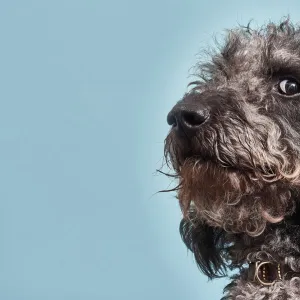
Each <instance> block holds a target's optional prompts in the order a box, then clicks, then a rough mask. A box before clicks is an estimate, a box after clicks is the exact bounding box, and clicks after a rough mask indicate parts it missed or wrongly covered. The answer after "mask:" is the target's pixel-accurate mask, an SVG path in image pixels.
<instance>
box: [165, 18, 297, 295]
mask: <svg viewBox="0 0 300 300" xmlns="http://www.w3.org/2000/svg"><path fill="white" fill-rule="evenodd" d="M299 70H300V28H299V27H296V26H293V25H292V24H291V23H290V22H288V21H285V22H283V23H281V24H279V25H276V24H273V23H270V24H268V25H267V26H265V27H263V28H261V29H259V30H251V29H250V28H249V26H248V27H246V28H243V27H242V28H237V29H234V30H230V31H228V33H227V36H226V39H225V43H224V45H223V46H221V47H220V49H218V51H215V52H214V53H212V54H211V59H210V61H209V62H204V63H199V65H198V66H197V68H196V75H197V76H198V77H199V80H196V81H194V82H192V83H191V84H190V85H191V87H192V88H191V90H190V91H189V92H188V93H187V94H185V95H184V97H183V98H182V99H181V100H180V101H179V104H180V103H185V104H189V105H195V107H199V106H202V107H209V121H208V122H205V123H204V124H203V125H201V130H198V131H197V132H196V133H195V134H193V135H191V134H189V133H186V134H185V136H184V137H180V138H179V137H178V136H177V135H176V133H175V132H174V130H171V131H170V133H169V134H168V136H167V138H166V140H165V157H166V161H167V163H170V164H171V166H172V168H173V170H174V171H175V175H174V176H175V177H176V178H178V180H179V183H178V187H177V188H176V190H177V197H178V199H179V202H180V205H181V208H182V211H183V216H184V218H183V220H182V222H181V225H180V232H181V235H182V238H183V241H184V242H185V243H186V245H187V246H188V248H189V249H190V250H191V251H192V252H193V253H194V255H195V258H196V261H197V263H198V265H199V267H200V269H201V270H202V271H203V272H204V273H205V274H206V275H207V276H209V277H210V278H214V277H219V276H225V275H226V274H227V271H228V270H234V269H236V270H237V271H238V275H236V276H235V277H234V280H233V283H232V284H230V285H229V286H228V287H227V289H225V292H226V296H225V298H224V299H262V300H267V299H282V300H284V299H300V279H299V278H293V279H292V280H289V281H288V280H287V281H281V282H277V283H276V284H275V285H273V286H271V287H259V288H258V286H257V285H256V284H254V283H250V282H248V281H247V279H246V278H245V276H244V274H246V273H247V272H246V269H245V264H246V263H247V262H249V261H255V259H259V258H261V257H262V256H263V257H265V258H269V259H270V258H271V259H272V260H274V261H282V260H285V261H286V263H287V264H289V265H290V267H291V268H292V269H293V270H298V271H300V249H299V247H300V234H298V231H299V232H300V221H299V224H298V218H299V219H300V209H298V208H299V205H298V199H299V190H300V96H299V94H298V95H296V96H285V95H283V94H281V93H279V91H278V82H279V80H280V79H281V78H287V77H289V78H295V79H296V80H297V81H298V82H300V71H299ZM298 257H299V258H298Z"/></svg>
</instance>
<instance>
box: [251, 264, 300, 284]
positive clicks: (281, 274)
mask: <svg viewBox="0 0 300 300" xmlns="http://www.w3.org/2000/svg"><path fill="white" fill-rule="evenodd" d="M293 277H300V273H299V272H298V273H297V272H294V271H293V270H292V269H291V268H290V267H289V266H287V265H286V264H283V263H278V262H272V261H256V262H250V263H249V269H248V279H249V280H251V281H252V282H256V283H258V284H261V285H264V286H270V285H273V284H274V283H275V282H276V281H280V280H283V279H285V280H289V279H291V278H293Z"/></svg>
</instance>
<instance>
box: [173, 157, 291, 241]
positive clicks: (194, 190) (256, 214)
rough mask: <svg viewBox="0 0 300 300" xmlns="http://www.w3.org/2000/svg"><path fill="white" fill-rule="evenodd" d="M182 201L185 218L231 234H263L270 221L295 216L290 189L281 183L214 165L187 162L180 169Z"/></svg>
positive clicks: (191, 160)
mask: <svg viewBox="0 0 300 300" xmlns="http://www.w3.org/2000/svg"><path fill="white" fill-rule="evenodd" d="M179 169H180V170H179V173H178V175H179V179H180V181H179V186H178V199H179V202H180V206H181V209H182V212H183V215H184V217H185V218H189V215H190V214H189V212H190V210H194V211H195V212H196V215H195V219H194V220H190V221H195V222H198V221H199V220H200V221H204V222H206V223H207V224H208V225H211V226H218V227H222V228H224V229H225V230H226V231H228V232H233V233H239V232H246V233H248V234H249V235H251V236H257V235H260V234H261V233H262V232H263V231H264V229H265V227H266V224H267V222H271V223H277V222H280V221H281V220H282V219H283V217H284V216H286V215H288V214H290V213H292V211H293V205H292V201H290V198H291V192H290V188H288V187H287V185H286V184H283V183H282V182H280V181H276V182H267V181H265V180H263V179H262V178H258V177H259V175H258V174H255V175H254V174H250V173H246V172H243V171H240V170H236V169H232V168H225V167H223V166H220V165H218V164H215V163H214V162H210V161H208V162H201V161H199V159H196V158H189V159H186V160H185V162H184V163H183V165H182V166H181V167H180V168H179Z"/></svg>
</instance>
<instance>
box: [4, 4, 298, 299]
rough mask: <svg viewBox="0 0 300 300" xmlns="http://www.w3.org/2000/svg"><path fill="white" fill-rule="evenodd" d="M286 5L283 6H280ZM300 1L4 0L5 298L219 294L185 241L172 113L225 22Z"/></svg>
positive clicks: (286, 8)
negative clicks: (174, 173)
mask: <svg viewBox="0 0 300 300" xmlns="http://www.w3.org/2000/svg"><path fill="white" fill-rule="evenodd" d="M275 3H276V4H275ZM297 11H299V2H298V1H288V2H286V1H285V2H284V1H276V2H275V1H199V0H198V1H196V0H195V1H178V0H170V1H164V0H152V1H141V0H136V1H134V0H128V1H125V0H123V1H122V0H119V1H105V2H104V1H96V0H94V1H92V0H82V1H77V0H59V1H58V0H51V1H43V0H28V1H21V0H19V1H17V0H11V1H4V0H3V1H2V2H1V4H0V39H1V44H0V80H1V81H0V82H1V88H0V101H1V106H0V183H1V187H0V299H3V300H23V299H24V300H44V299H51V300H52V299H53V300H60V299H64V300H69V299H70V300H77V299H78V300H79V299H80V300H93V299H100V300H121V299H122V300H127V299H128V300H153V299H158V300H160V299H162V300H166V299H170V300H188V299H192V300H195V299H199V300H201V299H203V300H205V299H210V300H214V299H216V300H217V299H219V298H220V295H221V291H222V287H223V286H224V285H225V281H224V280H217V281H214V282H213V283H207V279H206V278H205V277H203V276H202V275H201V274H200V272H199V271H198V270H197V268H196V265H195V263H194V262H193V259H192V255H190V254H187V250H186V248H185V246H184V245H183V243H182V242H181V240H180V237H179V233H178V224H179V221H180V211H179V207H178V204H177V202H176V200H175V199H173V197H172V196H171V195H166V194H160V195H153V194H154V193H155V192H156V191H158V190H159V189H163V188H166V187H167V186H168V184H169V181H168V180H167V179H166V178H164V177H163V176H156V175H154V172H155V169H156V168H159V167H160V165H161V162H162V160H161V159H162V154H163V153H162V151H163V139H164V138H165V136H166V134H167V131H168V126H167V124H166V121H165V120H166V114H167V112H168V111H169V109H170V108H171V107H172V105H173V104H174V103H175V102H176V101H177V100H179V98H180V97H181V96H182V95H183V93H184V92H185V91H186V84H187V83H188V81H189V79H188V78H187V76H188V74H189V72H188V71H189V68H190V67H191V66H192V65H193V64H194V63H195V62H196V57H195V55H196V54H197V52H198V51H199V50H200V48H201V47H203V46H204V47H205V45H207V44H211V41H212V39H211V37H212V35H213V34H215V33H218V32H220V31H221V30H222V29H223V28H230V27H232V26H236V25H237V24H238V23H240V24H247V23H248V21H249V20H250V19H252V18H253V19H254V20H255V21H254V23H253V24H262V23H263V22H264V21H267V20H268V19H273V20H279V18H280V17H282V16H284V15H286V14H287V13H290V14H291V17H292V19H293V20H297V18H298V20H300V13H299V12H297Z"/></svg>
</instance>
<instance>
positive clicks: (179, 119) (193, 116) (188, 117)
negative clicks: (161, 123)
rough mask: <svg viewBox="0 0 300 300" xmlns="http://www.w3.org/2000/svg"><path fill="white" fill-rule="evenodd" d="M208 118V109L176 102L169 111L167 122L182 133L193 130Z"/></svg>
mask: <svg viewBox="0 0 300 300" xmlns="http://www.w3.org/2000/svg"><path fill="white" fill-rule="evenodd" d="M208 118H209V110H208V109H207V108H204V107H202V108H200V107H196V106H194V105H186V104H177V105H175V106H174V108H173V109H172V110H171V111H170V112H169V114H168V116H167V122H168V124H169V125H171V126H172V127H173V128H174V129H175V130H177V131H179V132H181V131H183V132H184V133H190V132H193V131H195V130H197V129H199V127H200V126H201V125H202V124H203V123H204V122H205V121H206V120H207V119H208Z"/></svg>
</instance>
